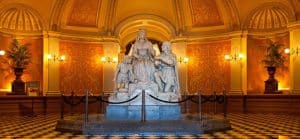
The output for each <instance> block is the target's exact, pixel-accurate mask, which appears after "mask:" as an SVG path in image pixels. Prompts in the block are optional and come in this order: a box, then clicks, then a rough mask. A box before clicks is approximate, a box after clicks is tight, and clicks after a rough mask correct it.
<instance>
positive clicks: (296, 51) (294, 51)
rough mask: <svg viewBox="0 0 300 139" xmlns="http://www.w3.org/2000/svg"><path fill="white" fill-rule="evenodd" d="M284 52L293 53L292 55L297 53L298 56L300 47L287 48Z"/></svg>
mask: <svg viewBox="0 0 300 139" xmlns="http://www.w3.org/2000/svg"><path fill="white" fill-rule="evenodd" d="M284 53H286V54H291V55H293V54H296V56H298V54H299V53H300V48H299V47H297V48H296V49H290V48H285V49H284Z"/></svg>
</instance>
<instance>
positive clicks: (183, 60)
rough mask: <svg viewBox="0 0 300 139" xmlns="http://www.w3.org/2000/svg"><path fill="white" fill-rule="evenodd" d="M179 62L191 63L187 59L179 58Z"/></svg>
mask: <svg viewBox="0 0 300 139" xmlns="http://www.w3.org/2000/svg"><path fill="white" fill-rule="evenodd" d="M178 62H179V63H188V62H189V58H187V57H179V59H178Z"/></svg>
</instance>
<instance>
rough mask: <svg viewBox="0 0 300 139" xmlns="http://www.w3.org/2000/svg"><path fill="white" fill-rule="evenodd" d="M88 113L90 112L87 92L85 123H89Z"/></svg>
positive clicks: (87, 93)
mask: <svg viewBox="0 0 300 139" xmlns="http://www.w3.org/2000/svg"><path fill="white" fill-rule="evenodd" d="M88 111H89V91H86V93H85V116H84V121H85V123H87V122H88V118H89V116H88Z"/></svg>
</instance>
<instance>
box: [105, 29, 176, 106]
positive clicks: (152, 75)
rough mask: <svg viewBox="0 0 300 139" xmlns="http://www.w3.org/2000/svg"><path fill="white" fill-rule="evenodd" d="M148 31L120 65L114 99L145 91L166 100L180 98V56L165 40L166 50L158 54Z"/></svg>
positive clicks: (116, 75) (143, 31)
mask: <svg viewBox="0 0 300 139" xmlns="http://www.w3.org/2000/svg"><path fill="white" fill-rule="evenodd" d="M146 34H147V31H146V30H145V29H140V30H139V32H138V34H137V37H136V41H135V43H134V44H133V45H132V47H131V53H130V54H129V55H127V56H125V58H124V60H123V61H122V62H120V63H119V64H118V65H117V70H116V74H115V79H114V80H115V84H116V88H115V95H114V96H112V97H110V100H111V101H122V100H126V99H129V98H131V97H133V96H135V95H136V94H140V93H141V91H142V90H145V91H146V93H148V94H151V95H153V96H156V97H158V98H159V99H163V100H178V99H179V97H180V88H179V80H178V72H177V61H176V55H175V54H174V53H172V49H171V43H170V42H168V41H165V42H163V44H162V46H161V48H162V52H160V54H159V55H156V51H155V50H154V48H153V46H152V43H151V42H150V41H149V40H148V39H147V36H146Z"/></svg>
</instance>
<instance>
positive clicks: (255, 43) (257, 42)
mask: <svg viewBox="0 0 300 139" xmlns="http://www.w3.org/2000/svg"><path fill="white" fill-rule="evenodd" d="M275 41H278V42H279V43H281V44H283V45H284V47H283V48H282V50H283V49H284V48H286V47H288V46H289V35H288V34H287V35H286V36H283V37H278V38H277V39H275ZM267 44H268V40H267V39H254V38H249V39H248V48H247V57H248V58H247V60H248V61H247V88H248V89H247V90H248V93H263V92H264V88H265V87H264V86H265V84H264V81H265V80H267V79H268V73H267V70H266V68H265V65H264V64H263V63H262V62H261V61H262V60H263V59H264V55H265V54H266V48H267ZM285 56H286V62H285V67H284V68H280V69H277V71H276V74H275V78H276V79H277V80H278V81H279V84H280V86H279V87H284V88H289V86H290V83H289V82H290V81H289V77H290V75H289V63H290V62H289V56H288V55H285Z"/></svg>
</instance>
